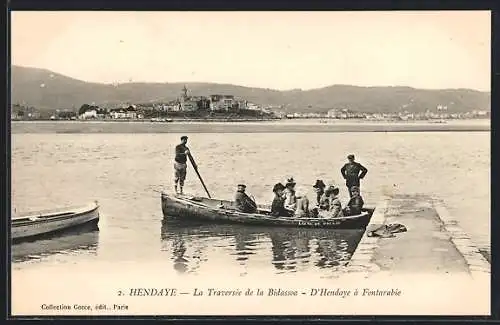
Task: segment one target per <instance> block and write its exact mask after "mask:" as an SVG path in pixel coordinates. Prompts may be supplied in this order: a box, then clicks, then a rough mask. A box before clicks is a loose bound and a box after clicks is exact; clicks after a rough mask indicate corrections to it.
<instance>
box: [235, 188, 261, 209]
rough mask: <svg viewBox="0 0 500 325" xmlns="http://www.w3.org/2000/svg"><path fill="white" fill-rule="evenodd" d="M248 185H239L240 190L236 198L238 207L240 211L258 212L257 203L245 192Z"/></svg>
mask: <svg viewBox="0 0 500 325" xmlns="http://www.w3.org/2000/svg"><path fill="white" fill-rule="evenodd" d="M246 187H247V186H246V185H245V184H239V185H238V190H237V192H236V195H235V198H234V203H235V205H236V209H237V210H238V211H240V212H245V213H255V212H257V204H256V203H255V201H254V200H252V199H251V198H250V197H249V196H248V195H247V194H246V193H245V189H246Z"/></svg>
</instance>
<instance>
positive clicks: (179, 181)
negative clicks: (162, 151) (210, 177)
mask: <svg viewBox="0 0 500 325" xmlns="http://www.w3.org/2000/svg"><path fill="white" fill-rule="evenodd" d="M187 140H188V137H187V136H185V135H183V136H182V137H181V143H180V144H178V145H177V146H175V158H174V171H175V193H176V194H183V191H182V189H183V187H184V181H185V180H186V172H187V158H188V155H189V154H190V152H189V148H188V147H187V146H186V144H187ZM193 164H194V161H193ZM194 168H196V166H194ZM177 185H179V187H180V191H178V187H177Z"/></svg>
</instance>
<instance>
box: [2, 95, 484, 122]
mask: <svg viewBox="0 0 500 325" xmlns="http://www.w3.org/2000/svg"><path fill="white" fill-rule="evenodd" d="M283 108H284V106H283V105H282V106H276V105H274V106H273V105H262V104H257V103H252V102H249V101H247V100H245V99H244V98H237V97H235V96H233V95H221V94H213V95H210V96H190V95H188V89H187V87H186V86H184V88H183V89H182V93H181V95H180V96H179V97H178V98H177V99H175V100H171V101H168V102H156V103H153V102H151V103H121V104H99V105H97V104H96V103H90V104H83V105H82V106H81V107H80V108H78V109H77V108H71V109H68V108H66V109H55V110H39V109H37V108H35V107H31V106H27V105H24V104H19V103H16V104H13V105H12V106H11V119H12V120H129V121H130V120H133V121H135V120H150V121H152V122H170V121H173V120H182V119H226V120H235V119H252V120H255V119H257V120H268V119H340V120H346V119H364V120H372V121H410V120H437V121H440V120H449V119H481V118H490V112H489V111H486V110H480V109H476V110H472V111H470V112H465V113H452V112H448V107H447V106H446V105H437V106H436V107H433V108H429V109H427V110H426V111H425V112H422V113H412V112H409V111H406V110H404V109H403V108H398V110H395V112H393V113H373V112H357V111H354V110H351V109H349V108H345V107H342V108H332V109H330V110H328V112H326V113H317V112H296V113H287V112H286V111H284V110H283Z"/></svg>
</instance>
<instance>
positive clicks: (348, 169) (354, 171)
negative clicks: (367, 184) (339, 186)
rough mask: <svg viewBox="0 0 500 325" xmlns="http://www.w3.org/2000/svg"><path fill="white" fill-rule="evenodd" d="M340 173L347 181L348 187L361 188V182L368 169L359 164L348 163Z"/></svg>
mask: <svg viewBox="0 0 500 325" xmlns="http://www.w3.org/2000/svg"><path fill="white" fill-rule="evenodd" d="M340 172H341V173H342V176H343V177H344V179H345V180H346V185H347V186H354V185H357V186H359V180H360V179H361V178H363V177H365V175H366V173H368V169H366V168H365V167H364V166H363V165H361V164H360V163H358V162H352V163H351V162H348V163H347V164H345V165H344V166H343V167H342V168H341V169H340Z"/></svg>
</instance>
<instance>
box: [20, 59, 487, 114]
mask: <svg viewBox="0 0 500 325" xmlns="http://www.w3.org/2000/svg"><path fill="white" fill-rule="evenodd" d="M11 77H12V100H11V101H12V103H13V104H16V103H20V104H23V103H24V105H28V106H34V107H37V108H39V109H42V110H48V109H57V108H59V109H64V108H70V109H71V108H78V107H80V106H81V105H82V104H85V103H92V102H95V103H96V104H98V105H100V104H104V103H122V102H129V103H143V102H149V101H168V100H172V99H175V98H177V97H178V96H179V95H180V93H181V89H182V87H183V86H184V83H125V84H120V85H116V86H114V85H107V84H99V83H89V82H84V81H81V80H77V79H73V78H70V77H67V76H63V75H61V74H57V73H54V72H51V71H49V70H44V69H35V68H26V67H19V66H12V70H11ZM187 87H188V88H189V90H190V91H191V93H192V94H193V95H209V94H232V95H235V96H238V97H243V98H245V99H247V100H248V101H250V102H254V103H257V104H263V105H283V107H284V108H283V110H286V111H288V112H297V111H302V112H304V111H310V112H326V111H328V110H329V109H331V108H349V109H351V110H353V111H362V112H395V111H399V110H407V111H409V112H422V111H425V110H426V109H428V108H429V109H435V108H436V106H437V105H447V106H448V112H466V111H471V110H474V109H482V110H490V109H491V108H490V97H491V95H490V93H486V92H479V91H475V90H470V89H445V90H423V89H414V88H410V87H357V86H348V85H333V86H329V87H325V88H319V89H313V90H307V91H301V90H290V91H278V90H272V89H264V88H250V87H242V86H236V85H229V84H215V83H188V84H187Z"/></svg>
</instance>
